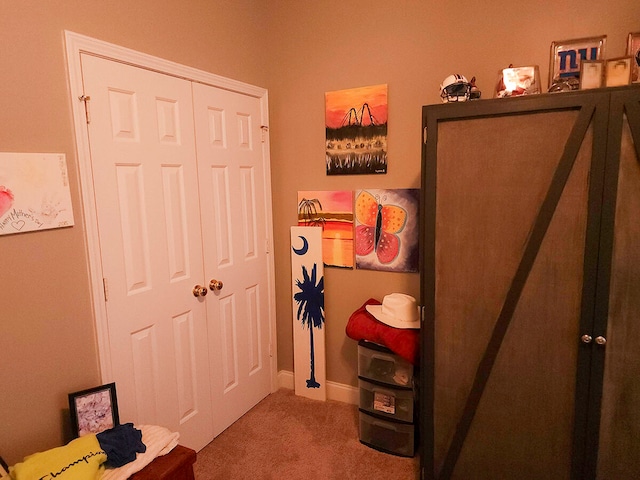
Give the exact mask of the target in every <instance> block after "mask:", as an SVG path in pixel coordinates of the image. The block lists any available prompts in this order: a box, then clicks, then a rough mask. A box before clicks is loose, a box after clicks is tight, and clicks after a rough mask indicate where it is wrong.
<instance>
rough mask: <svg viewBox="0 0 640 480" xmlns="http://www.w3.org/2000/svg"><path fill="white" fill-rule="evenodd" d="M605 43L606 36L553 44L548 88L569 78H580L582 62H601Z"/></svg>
mask: <svg viewBox="0 0 640 480" xmlns="http://www.w3.org/2000/svg"><path fill="white" fill-rule="evenodd" d="M606 42H607V36H606V35H601V36H599V37H589V38H578V39H575V40H563V41H559V42H553V43H552V44H551V63H550V65H549V87H551V85H553V84H554V83H556V82H559V81H562V80H566V79H568V78H571V77H574V78H580V64H581V63H582V61H583V60H602V59H603V58H604V55H605V46H606Z"/></svg>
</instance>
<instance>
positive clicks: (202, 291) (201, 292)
mask: <svg viewBox="0 0 640 480" xmlns="http://www.w3.org/2000/svg"><path fill="white" fill-rule="evenodd" d="M207 293H209V292H208V291H207V289H206V288H205V287H203V286H202V285H196V286H195V287H193V296H194V297H204V296H205V295H206V294H207Z"/></svg>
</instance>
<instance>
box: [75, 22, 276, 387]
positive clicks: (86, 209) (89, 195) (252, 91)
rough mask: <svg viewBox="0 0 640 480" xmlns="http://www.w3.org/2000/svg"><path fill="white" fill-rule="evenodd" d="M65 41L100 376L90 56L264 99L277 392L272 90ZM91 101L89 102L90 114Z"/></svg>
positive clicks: (104, 356) (90, 42)
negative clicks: (86, 78)
mask: <svg viewBox="0 0 640 480" xmlns="http://www.w3.org/2000/svg"><path fill="white" fill-rule="evenodd" d="M65 43H66V53H67V69H68V74H69V90H70V92H71V106H72V112H73V121H74V122H73V123H74V130H75V137H76V155H77V159H78V171H79V175H80V190H81V193H82V208H83V218H84V228H85V245H86V248H87V262H88V269H89V277H90V278H89V280H90V293H91V304H92V306H93V313H94V318H95V325H96V335H97V343H98V357H99V361H100V374H101V377H102V381H103V382H104V383H106V382H109V381H111V379H112V370H111V354H110V349H109V327H108V323H107V310H106V305H105V292H104V285H103V280H102V279H103V275H102V262H101V256H100V242H99V236H98V219H97V216H96V205H95V201H94V191H93V174H92V168H91V150H90V148H89V132H88V129H87V124H86V115H87V114H86V112H85V102H84V101H83V99H82V96H83V95H84V89H83V82H82V68H81V63H80V54H81V53H86V54H90V55H95V56H98V57H102V58H105V59H108V60H113V61H116V62H122V63H126V64H129V65H133V66H137V67H141V68H145V69H148V70H152V71H155V72H159V73H164V74H167V75H172V76H174V77H179V78H183V79H185V80H190V81H194V82H199V83H204V84H206V85H210V86H212V87H217V88H222V89H225V90H230V91H234V92H238V93H241V94H244V95H249V96H252V97H256V98H258V99H260V106H261V115H262V118H261V119H260V120H261V126H262V127H265V128H263V129H262V130H263V139H264V141H263V143H262V154H263V156H264V158H265V159H266V163H265V172H266V175H265V186H264V188H265V192H266V193H267V199H266V203H265V214H266V217H267V232H265V235H266V237H267V242H266V246H265V248H267V258H268V265H267V268H268V270H269V278H268V290H269V291H268V298H269V315H268V317H269V350H270V366H269V367H270V372H271V391H272V392H274V391H276V390H277V388H278V378H277V373H278V372H277V365H278V361H277V353H276V351H277V349H276V339H277V334H276V333H277V332H276V314H275V290H274V287H275V273H274V259H273V246H272V243H273V240H272V239H273V217H272V207H271V162H270V156H269V128H268V126H269V111H268V92H267V90H266V89H264V88H260V87H256V86H253V85H249V84H247V83H242V82H238V81H236V80H231V79H228V78H225V77H221V76H219V75H215V74H212V73H208V72H205V71H202V70H198V69H195V68H191V67H187V66H184V65H181V64H178V63H174V62H171V61H169V60H163V59H161V58H158V57H154V56H151V55H147V54H145V53H141V52H137V51H135V50H131V49H128V48H125V47H120V46H118V45H114V44H111V43H107V42H103V41H101V40H96V39H94V38H91V37H87V36H85V35H80V34H78V33H74V32H70V31H68V30H65ZM90 105H91V102H90V101H89V115H90V108H91V106H90Z"/></svg>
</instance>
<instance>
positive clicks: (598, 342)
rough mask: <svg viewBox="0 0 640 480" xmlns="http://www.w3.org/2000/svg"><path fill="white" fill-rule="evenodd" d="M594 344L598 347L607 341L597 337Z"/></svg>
mask: <svg viewBox="0 0 640 480" xmlns="http://www.w3.org/2000/svg"><path fill="white" fill-rule="evenodd" d="M596 343H597V344H598V345H604V344H605V343H607V339H606V338H604V337H603V336H598V337H596Z"/></svg>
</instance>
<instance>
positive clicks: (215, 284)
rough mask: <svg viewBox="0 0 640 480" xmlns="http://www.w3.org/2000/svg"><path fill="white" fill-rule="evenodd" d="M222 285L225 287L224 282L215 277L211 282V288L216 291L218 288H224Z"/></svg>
mask: <svg viewBox="0 0 640 480" xmlns="http://www.w3.org/2000/svg"><path fill="white" fill-rule="evenodd" d="M222 287H224V285H223V283H222V282H221V281H220V280H216V279H215V278H214V279H213V280H211V281H210V282H209V288H210V289H211V290H212V291H214V292H215V291H216V290H222Z"/></svg>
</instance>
